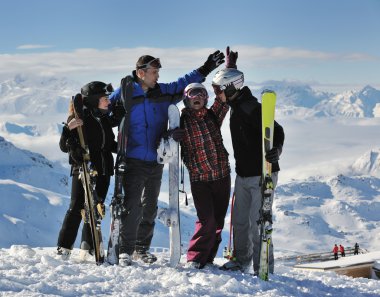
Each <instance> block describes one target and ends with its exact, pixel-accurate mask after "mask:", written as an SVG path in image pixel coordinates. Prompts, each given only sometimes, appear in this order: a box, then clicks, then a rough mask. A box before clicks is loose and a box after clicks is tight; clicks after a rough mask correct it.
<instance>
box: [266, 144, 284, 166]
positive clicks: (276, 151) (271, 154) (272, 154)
mask: <svg viewBox="0 0 380 297" xmlns="http://www.w3.org/2000/svg"><path fill="white" fill-rule="evenodd" d="M281 152H282V147H273V148H272V149H271V150H269V151H267V152H266V154H265V160H267V162H269V163H272V164H273V163H276V162H277V161H278V160H280V155H281Z"/></svg>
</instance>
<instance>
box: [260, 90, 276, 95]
mask: <svg viewBox="0 0 380 297" xmlns="http://www.w3.org/2000/svg"><path fill="white" fill-rule="evenodd" d="M266 93H271V94H274V95H276V92H275V91H273V90H270V89H264V90H263V91H262V92H261V95H264V94H266Z"/></svg>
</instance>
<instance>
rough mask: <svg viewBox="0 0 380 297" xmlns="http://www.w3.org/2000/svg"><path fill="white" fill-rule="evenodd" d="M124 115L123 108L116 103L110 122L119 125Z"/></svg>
mask: <svg viewBox="0 0 380 297" xmlns="http://www.w3.org/2000/svg"><path fill="white" fill-rule="evenodd" d="M124 115H125V109H124V106H123V105H122V104H120V103H116V104H115V106H114V107H113V108H112V121H114V122H115V123H116V125H119V124H120V122H121V120H122V119H123V117H124Z"/></svg>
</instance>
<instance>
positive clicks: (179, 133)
mask: <svg viewBox="0 0 380 297" xmlns="http://www.w3.org/2000/svg"><path fill="white" fill-rule="evenodd" d="M171 131H172V137H173V139H174V140H175V141H177V142H179V141H182V140H183V138H184V137H185V129H181V128H175V129H174V130H171Z"/></svg>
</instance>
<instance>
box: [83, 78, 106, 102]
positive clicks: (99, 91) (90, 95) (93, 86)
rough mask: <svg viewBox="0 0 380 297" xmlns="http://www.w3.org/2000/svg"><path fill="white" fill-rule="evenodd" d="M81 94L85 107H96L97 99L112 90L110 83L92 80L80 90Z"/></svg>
mask: <svg viewBox="0 0 380 297" xmlns="http://www.w3.org/2000/svg"><path fill="white" fill-rule="evenodd" d="M80 92H81V94H82V96H83V104H84V105H85V106H87V107H92V108H98V105H99V99H100V98H101V97H104V96H109V95H111V93H112V92H113V87H112V85H111V84H108V85H107V84H105V83H104V82H101V81H92V82H90V83H88V84H86V85H84V86H83V87H82V88H81V90H80Z"/></svg>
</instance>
